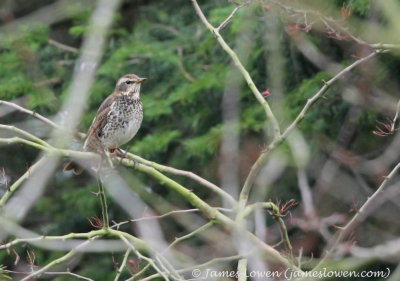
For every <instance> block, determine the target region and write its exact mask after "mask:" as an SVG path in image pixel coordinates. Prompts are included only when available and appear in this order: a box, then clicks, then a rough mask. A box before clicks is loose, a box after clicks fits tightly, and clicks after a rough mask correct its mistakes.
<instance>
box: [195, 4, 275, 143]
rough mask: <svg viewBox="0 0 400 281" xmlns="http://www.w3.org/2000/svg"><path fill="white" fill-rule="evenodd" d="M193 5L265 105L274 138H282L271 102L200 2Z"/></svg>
mask: <svg viewBox="0 0 400 281" xmlns="http://www.w3.org/2000/svg"><path fill="white" fill-rule="evenodd" d="M191 1H192V4H193V7H194V9H195V11H196V13H197V15H198V16H199V17H200V19H201V21H202V22H203V24H204V25H205V26H206V27H207V29H208V30H209V31H210V32H211V33H212V34H213V35H214V36H215V37H216V39H217V41H218V43H219V44H220V45H221V47H222V48H223V49H224V50H225V52H226V53H227V54H228V55H229V56H230V57H231V59H232V60H233V62H234V63H235V65H236V67H237V68H238V69H239V71H240V72H241V73H242V75H243V77H244V79H245V80H246V82H247V85H248V86H249V88H250V89H251V91H252V92H253V94H254V96H255V97H256V99H257V101H258V102H259V103H260V104H261V106H262V107H263V109H264V111H265V114H266V115H267V117H268V118H269V120H270V121H271V124H272V127H273V131H274V139H279V138H280V128H279V122H278V120H277V119H276V117H275V115H274V113H273V112H272V110H271V107H270V106H269V103H268V102H267V101H266V100H265V98H264V97H263V96H262V94H261V93H260V91H259V90H258V89H257V87H256V86H255V84H254V82H253V79H252V78H251V76H250V74H249V73H248V72H247V70H246V69H245V67H244V66H243V64H242V63H241V61H240V59H239V58H238V56H237V55H236V53H235V52H234V51H233V50H232V49H231V47H229V45H228V44H227V43H226V42H225V40H224V38H223V37H222V36H221V35H220V34H219V31H218V29H216V28H214V27H213V26H212V25H211V24H210V23H209V22H208V20H207V18H206V17H205V16H204V14H203V11H202V10H201V8H200V6H199V4H197V1H196V0H191Z"/></svg>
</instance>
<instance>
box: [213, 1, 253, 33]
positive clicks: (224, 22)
mask: <svg viewBox="0 0 400 281" xmlns="http://www.w3.org/2000/svg"><path fill="white" fill-rule="evenodd" d="M248 4H250V1H245V2H243V3H241V4H239V5H237V6H236V7H235V9H233V10H232V12H231V13H230V15H229V16H228V17H227V18H226V19H225V20H224V21H223V22H221V24H220V25H219V26H218V27H217V28H216V30H218V31H220V30H222V29H223V28H224V27H225V26H226V25H227V24H228V23H229V22H230V21H231V20H232V18H233V16H234V15H235V14H236V12H237V11H238V10H239V9H240V8H242V7H244V6H246V5H248Z"/></svg>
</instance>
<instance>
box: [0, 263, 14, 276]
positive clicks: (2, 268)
mask: <svg viewBox="0 0 400 281" xmlns="http://www.w3.org/2000/svg"><path fill="white" fill-rule="evenodd" d="M6 268H7V267H6V266H4V265H2V264H0V280H11V279H12V278H11V277H10V276H8V275H7V274H6V273H4V270H5V269H6Z"/></svg>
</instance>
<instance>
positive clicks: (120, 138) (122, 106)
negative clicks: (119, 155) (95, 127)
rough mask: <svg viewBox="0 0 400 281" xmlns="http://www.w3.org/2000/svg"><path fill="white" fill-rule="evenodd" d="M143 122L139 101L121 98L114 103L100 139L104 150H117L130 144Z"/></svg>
mask: <svg viewBox="0 0 400 281" xmlns="http://www.w3.org/2000/svg"><path fill="white" fill-rule="evenodd" d="M142 120H143V108H142V104H141V102H140V100H139V99H131V98H126V97H120V98H119V99H117V100H116V101H114V102H113V104H112V105H111V107H110V112H109V113H108V115H107V122H106V125H105V126H104V128H103V130H102V134H101V137H100V139H101V141H102V144H103V146H104V148H106V149H109V148H117V147H119V146H121V145H123V144H125V143H127V142H129V141H130V140H131V139H132V138H133V137H134V136H135V135H136V133H137V131H138V130H139V128H140V125H141V124H142Z"/></svg>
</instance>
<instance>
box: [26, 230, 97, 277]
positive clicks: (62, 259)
mask: <svg viewBox="0 0 400 281" xmlns="http://www.w3.org/2000/svg"><path fill="white" fill-rule="evenodd" d="M95 238H96V237H93V238H91V239H95ZM91 241H92V240H87V241H85V242H83V243H82V244H80V245H79V246H77V247H76V248H75V249H73V250H71V251H69V252H68V253H67V254H65V255H64V256H62V257H60V258H58V259H55V260H53V261H51V262H50V263H48V264H47V265H46V266H44V267H42V268H41V269H39V270H37V271H34V272H32V273H31V274H29V275H28V276H26V277H25V278H23V279H21V281H27V280H31V279H32V278H34V277H36V276H39V275H41V274H42V273H44V272H46V271H47V270H48V269H49V268H51V267H53V266H55V265H57V264H60V263H63V262H66V261H67V260H69V259H70V258H71V257H73V256H74V255H75V254H76V253H77V251H76V250H77V249H79V248H81V247H83V246H85V245H86V244H88V243H90V242H91Z"/></svg>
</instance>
